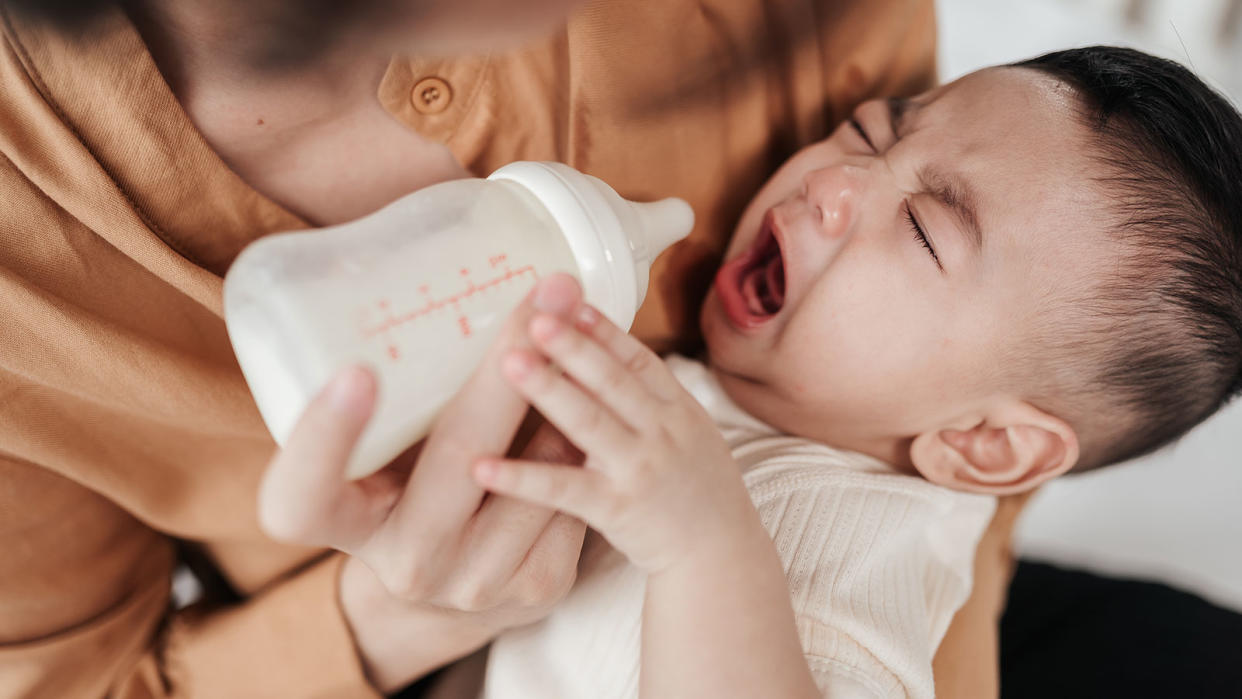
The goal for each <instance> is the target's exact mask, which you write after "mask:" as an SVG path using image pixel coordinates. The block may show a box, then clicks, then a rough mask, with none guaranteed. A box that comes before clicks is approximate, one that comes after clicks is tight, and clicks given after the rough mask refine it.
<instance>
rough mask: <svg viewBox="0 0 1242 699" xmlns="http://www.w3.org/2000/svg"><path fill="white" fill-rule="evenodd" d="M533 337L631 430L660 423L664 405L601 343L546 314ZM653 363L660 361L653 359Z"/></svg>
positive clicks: (535, 323)
mask: <svg viewBox="0 0 1242 699" xmlns="http://www.w3.org/2000/svg"><path fill="white" fill-rule="evenodd" d="M530 336H531V338H533V339H534V340H535V342H536V343H538V345H539V348H540V349H542V350H543V351H544V352H545V353H547V355H548V356H549V357H550V358H551V359H552V360H553V361H554V362H556V363H557V364H558V365H559V366H560V367H561V368H563V369H564V370H565V373H566V374H568V375H569V376H571V377H573V379H574V381H577V382H578V383H579V384H580V385H582V386H583V387H584V388H586V389H587V390H588V391H590V392H591V394H592V396H593V397H594V398H595V399H596V400H598V401H600V402H601V403H603V404H604V405H606V406H608V407H609V408H610V409H611V410H612V411H613V412H614V413H616V415H617V417H619V418H621V419H622V420H624V421H625V422H626V423H627V424H628V425H629V426H630V427H634V428H638V429H641V428H643V427H644V426H647V425H650V424H652V423H653V422H655V421H657V420H659V419H660V418H659V415H658V413H659V411H660V408H661V407H662V404H663V402H664V401H662V400H660V399H659V398H658V397H657V396H656V395H655V394H653V393H652V392H651V391H649V390H648V389H647V387H646V385H645V384H644V383H643V382H642V380H640V379H639V378H638V377H637V376H635V375H634V373H633V372H631V371H630V369H629V368H628V367H627V366H625V365H624V364H622V363H621V362H620V361H619V360H618V359H617V358H616V357H614V356H612V354H610V353H609V352H608V351H607V350H606V349H604V347H603V346H602V345H601V344H600V343H598V342H596V341H595V340H594V339H592V338H591V337H588V336H587V335H585V334H583V333H582V332H580V331H579V330H578V329H577V328H575V327H573V326H571V325H569V324H567V323H565V322H564V321H562V320H561V319H560V318H557V317H556V316H552V315H547V314H542V315H537V316H535V318H534V320H532V321H531V324H530ZM643 349H644V351H648V350H646V348H643ZM652 361H656V362H658V361H659V360H658V359H656V358H654V357H653V358H652Z"/></svg>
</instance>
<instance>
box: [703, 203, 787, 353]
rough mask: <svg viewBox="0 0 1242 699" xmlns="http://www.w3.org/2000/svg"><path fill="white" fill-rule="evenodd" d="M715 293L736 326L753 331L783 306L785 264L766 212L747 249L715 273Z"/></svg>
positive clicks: (770, 217)
mask: <svg viewBox="0 0 1242 699" xmlns="http://www.w3.org/2000/svg"><path fill="white" fill-rule="evenodd" d="M716 292H717V294H718V295H719V296H720V301H721V303H722V304H723V305H724V310H725V313H727V314H728V316H729V318H730V319H731V320H732V321H733V322H734V323H735V324H736V325H738V326H740V327H744V328H753V327H756V326H758V325H760V324H761V323H763V322H764V321H766V320H768V319H769V318H771V317H772V316H774V315H776V314H777V313H778V312H780V310H781V307H782V306H784V305H785V261H784V259H783V256H782V251H781V246H780V241H779V240H778V239H777V237H776V234H775V230H774V228H773V223H772V213H771V212H770V211H769V212H768V214H767V215H766V216H765V217H764V219H763V225H762V226H760V228H759V235H757V236H756V237H755V240H754V242H753V243H751V245H750V248H748V249H747V250H746V251H745V252H743V253H742V254H741V255H739V256H738V257H736V258H734V259H732V260H730V261H728V262H726V263H725V264H724V265H723V266H722V267H721V268H720V271H719V272H717V274H716Z"/></svg>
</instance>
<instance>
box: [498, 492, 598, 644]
mask: <svg viewBox="0 0 1242 699" xmlns="http://www.w3.org/2000/svg"><path fill="white" fill-rule="evenodd" d="M585 535H586V523H585V522H583V521H582V520H580V519H578V518H577V517H574V516H572V515H568V514H565V513H564V512H557V513H556V514H555V515H553V516H552V519H551V520H550V521H549V522H548V526H546V527H544V530H543V533H542V534H540V536H539V539H538V540H537V541H536V542H535V545H534V546H532V547H531V549H530V551H529V552H528V553H527V554H526V557H525V558H524V559H523V560H522V563H521V565H520V566H519V567H518V570H517V572H516V573H515V574H514V575H513V579H512V582H511V585H512V588H513V589H511V594H512V595H513V596H514V597H515V598H516V599H517V600H518V601H519V602H520V603H522V604H524V605H525V606H526V607H527V608H530V609H538V608H545V609H546V608H550V607H551V606H552V605H553V604H555V603H556V602H558V601H560V600H561V598H563V597H564V596H565V594H566V593H568V592H569V588H571V587H572V586H573V583H574V579H575V578H577V576H578V560H579V558H580V557H581V556H582V541H583V538H584V537H585ZM532 621H533V620H532Z"/></svg>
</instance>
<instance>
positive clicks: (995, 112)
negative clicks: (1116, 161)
mask: <svg viewBox="0 0 1242 699" xmlns="http://www.w3.org/2000/svg"><path fill="white" fill-rule="evenodd" d="M912 103H913V104H912V106H911V108H910V109H909V110H908V112H907V114H906V115H905V117H904V119H903V120H905V121H908V128H909V137H908V141H909V143H908V146H909V148H910V152H909V154H908V155H909V157H911V158H914V159H918V160H919V161H920V163H922V166H924V167H927V168H930V169H932V170H934V171H942V172H945V173H949V174H951V175H952V176H954V177H957V178H960V179H961V181H962V182H963V183H964V184H965V185H966V186H967V187H968V188H969V189H970V190H971V191H972V194H973V196H974V200H975V201H974V203H975V206H976V207H977V210H978V218H979V221H980V225H981V227H982V228H983V230H984V235H985V237H986V238H987V239H988V241H987V242H988V243H990V244H991V246H992V247H1000V248H1001V250H1003V251H1009V252H1010V253H1011V254H1012V255H1015V256H1019V257H1022V258H1024V259H1030V258H1032V257H1033V256H1038V257H1041V258H1052V257H1059V256H1058V255H1054V254H1052V253H1055V252H1056V251H1052V252H1049V251H1046V250H1041V249H1040V248H1044V247H1047V246H1049V245H1056V246H1058V247H1059V248H1061V249H1062V250H1072V251H1074V252H1075V254H1078V255H1084V254H1088V253H1087V249H1088V248H1090V249H1091V250H1093V251H1094V252H1092V253H1091V256H1092V257H1096V258H1098V255H1099V254H1100V253H1101V250H1102V249H1101V248H1099V245H1098V244H1099V243H1100V242H1101V240H1100V238H1101V236H1100V235H1099V234H1100V233H1102V232H1103V231H1104V230H1105V229H1106V228H1107V226H1108V221H1109V218H1110V217H1109V213H1110V211H1111V210H1112V208H1113V207H1110V199H1109V197H1110V194H1109V188H1108V186H1107V184H1106V183H1107V180H1108V178H1109V177H1110V175H1112V174H1113V173H1111V172H1110V166H1109V165H1107V164H1106V162H1105V161H1104V160H1103V159H1102V158H1101V153H1100V150H1099V148H1098V147H1097V146H1098V143H1097V139H1096V138H1095V135H1094V134H1093V133H1092V132H1091V130H1090V128H1089V127H1088V125H1087V123H1086V122H1085V120H1084V119H1083V117H1082V115H1083V112H1082V110H1081V106H1080V102H1079V100H1078V98H1077V96H1076V95H1075V93H1074V92H1073V90H1072V89H1070V88H1069V87H1067V86H1065V85H1064V84H1063V83H1061V82H1059V81H1057V80H1055V79H1054V78H1051V77H1050V76H1047V75H1044V74H1043V73H1040V72H1038V71H1035V70H1031V69H1026V68H1015V67H1001V68H988V69H984V70H981V71H977V72H975V73H971V74H969V75H966V76H964V77H962V78H960V79H958V80H955V81H953V82H952V83H949V84H947V85H944V86H942V87H940V88H937V89H936V90H933V91H931V92H929V93H926V94H924V95H921V96H919V97H917V98H915V99H914V100H912ZM1061 262H1065V261H1064V260H1061V261H1060V262H1058V263H1061ZM1074 266H1077V265H1074Z"/></svg>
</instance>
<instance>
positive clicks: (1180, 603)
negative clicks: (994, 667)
mask: <svg viewBox="0 0 1242 699" xmlns="http://www.w3.org/2000/svg"><path fill="white" fill-rule="evenodd" d="M1000 646H1001V647H1000V651H1001V697H1002V699H1027V698H1028V697H1030V698H1035V697H1038V698H1039V699H1047V698H1049V697H1056V698H1057V699H1075V698H1077V697H1083V698H1084V699H1086V698H1087V697H1090V698H1091V699H1100V698H1102V697H1126V698H1127V699H1144V698H1146V697H1159V698H1160V699H1182V698H1183V697H1186V698H1191V697H1204V698H1209V699H1214V698H1216V697H1221V698H1227V699H1242V614H1238V613H1236V612H1233V611H1230V610H1228V609H1223V608H1221V607H1217V606H1215V605H1213V604H1210V603H1208V602H1206V601H1204V600H1202V599H1200V598H1199V597H1196V596H1194V595H1192V594H1189V593H1186V592H1182V591H1179V590H1175V589H1173V588H1171V587H1168V586H1166V585H1160V584H1156V583H1149V582H1139V581H1135V580H1118V579H1114V578H1103V577H1100V576H1097V575H1092V574H1090V573H1084V572H1079V571H1072V570H1064V569H1061V568H1057V567H1055V566H1050V565H1045V564H1041V563H1033V562H1029V561H1021V562H1020V563H1019V564H1018V568H1017V572H1016V573H1015V575H1014V580H1013V585H1012V586H1011V587H1010V591H1009V604H1008V606H1007V607H1006V611H1005V615H1004V618H1003V619H1002V621H1001V643H1000Z"/></svg>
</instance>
